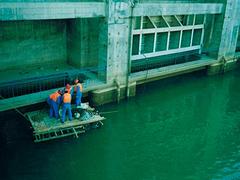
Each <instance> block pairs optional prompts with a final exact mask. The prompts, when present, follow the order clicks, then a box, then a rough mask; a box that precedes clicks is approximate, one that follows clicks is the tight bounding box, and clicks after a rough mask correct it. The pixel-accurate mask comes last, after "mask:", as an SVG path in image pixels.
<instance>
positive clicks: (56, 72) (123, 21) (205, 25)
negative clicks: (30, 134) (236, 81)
mask: <svg viewBox="0 0 240 180" xmlns="http://www.w3.org/2000/svg"><path fill="white" fill-rule="evenodd" d="M239 15H240V1H239V0H181V1H180V0H174V1H173V0H166V1H161V0H95V1H94V0H89V1H87V0H85V1H82V0H56V1H55V0H2V1H1V2H0V95H1V99H0V112H1V111H6V110H9V109H14V108H18V107H23V106H28V105H32V104H36V103H41V102H44V101H46V98H47V97H48V95H49V94H50V93H51V92H53V91H55V90H56V89H59V88H63V87H64V86H65V85H66V84H67V83H72V82H73V80H74V79H75V78H76V77H77V78H80V79H81V80H83V81H84V83H83V86H84V94H85V96H90V97H91V100H92V102H93V103H94V104H103V103H108V102H111V101H117V100H120V99H121V98H124V97H130V96H134V95H135V90H136V86H137V85H139V84H143V83H146V82H150V81H154V80H158V79H162V78H166V77H171V76H176V75H179V74H184V73H188V72H193V71H197V70H202V69H206V74H217V73H222V72H225V71H228V70H231V69H233V68H234V67H235V66H237V64H238V62H237V61H238V60H239V58H240V18H239Z"/></svg>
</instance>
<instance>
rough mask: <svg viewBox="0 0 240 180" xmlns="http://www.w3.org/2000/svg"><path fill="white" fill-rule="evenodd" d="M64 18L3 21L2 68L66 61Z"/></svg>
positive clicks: (0, 30) (0, 31)
mask: <svg viewBox="0 0 240 180" xmlns="http://www.w3.org/2000/svg"><path fill="white" fill-rule="evenodd" d="M66 56H67V51H66V23H65V21H63V20H45V21H42V20H41V21H7V22H5V21H2V22H0V63H1V66H0V70H8V69H14V68H24V67H30V66H31V67H34V66H38V65H41V66H45V65H47V64H59V63H64V62H65V61H66Z"/></svg>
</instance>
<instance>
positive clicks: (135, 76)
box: [130, 57, 218, 84]
mask: <svg viewBox="0 0 240 180" xmlns="http://www.w3.org/2000/svg"><path fill="white" fill-rule="evenodd" d="M217 62H218V61H217V60H214V59H210V58H208V57H203V59H202V60H198V61H192V62H187V63H182V64H176V65H171V66H166V67H161V68H156V69H151V70H146V71H140V72H136V73H132V74H131V76H130V81H131V82H137V84H142V83H144V82H146V81H151V79H155V78H157V79H162V78H167V77H172V76H175V75H179V74H184V73H188V72H193V71H196V70H200V69H203V68H206V67H207V66H209V65H211V64H215V63H217Z"/></svg>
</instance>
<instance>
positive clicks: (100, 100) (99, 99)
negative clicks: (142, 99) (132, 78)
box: [90, 82, 136, 105]
mask: <svg viewBox="0 0 240 180" xmlns="http://www.w3.org/2000/svg"><path fill="white" fill-rule="evenodd" d="M126 91H127V90H126V86H124V85H121V86H120V99H124V98H125V97H126ZM117 93H118V90H117V87H116V86H112V87H109V88H105V89H100V90H95V91H92V92H91V93H90V99H91V101H92V103H93V104H95V105H102V104H106V103H110V102H116V101H117V97H118V94H117ZM135 94H136V82H133V83H131V84H129V96H130V97H132V96H135Z"/></svg>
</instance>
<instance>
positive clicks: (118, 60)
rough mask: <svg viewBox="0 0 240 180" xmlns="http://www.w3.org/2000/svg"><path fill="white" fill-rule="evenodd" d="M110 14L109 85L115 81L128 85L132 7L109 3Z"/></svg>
mask: <svg viewBox="0 0 240 180" xmlns="http://www.w3.org/2000/svg"><path fill="white" fill-rule="evenodd" d="M108 10H109V14H108V47H107V48H108V49H107V67H106V68H107V69H106V70H107V72H106V73H107V74H106V81H107V83H108V84H111V83H113V82H114V81H115V80H116V81H117V82H119V83H120V84H126V79H127V76H128V60H129V57H128V56H129V54H128V51H129V49H130V48H129V46H130V43H129V36H130V34H129V25H130V18H129V13H130V6H129V4H128V3H125V2H115V1H114V0H110V1H109V7H108Z"/></svg>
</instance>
